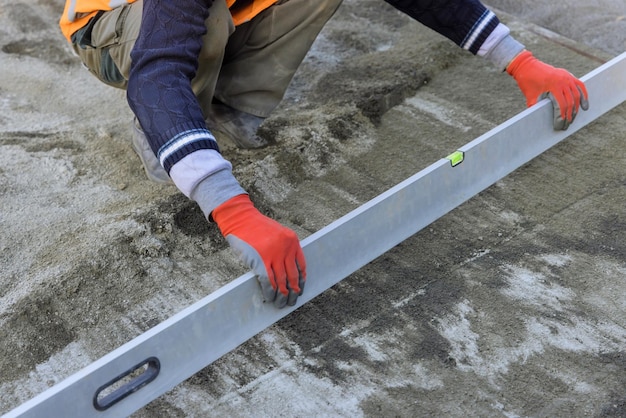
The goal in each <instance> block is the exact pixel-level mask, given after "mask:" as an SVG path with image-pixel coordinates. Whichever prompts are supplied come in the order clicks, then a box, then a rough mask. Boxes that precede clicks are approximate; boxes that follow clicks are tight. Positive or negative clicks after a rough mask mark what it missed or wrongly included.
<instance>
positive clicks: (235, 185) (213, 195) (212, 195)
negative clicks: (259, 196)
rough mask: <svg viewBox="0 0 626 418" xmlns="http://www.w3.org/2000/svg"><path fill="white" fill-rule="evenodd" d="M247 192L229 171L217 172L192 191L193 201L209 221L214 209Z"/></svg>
mask: <svg viewBox="0 0 626 418" xmlns="http://www.w3.org/2000/svg"><path fill="white" fill-rule="evenodd" d="M245 193H246V191H245V190H244V189H243V188H242V187H241V186H240V185H239V182H238V181H237V180H236V179H235V177H234V176H233V173H232V172H231V171H230V170H229V169H224V170H220V171H217V172H215V173H213V174H211V175H210V176H208V177H206V178H205V179H204V180H202V181H201V182H199V183H198V184H197V185H196V187H195V188H194V189H193V190H192V191H191V195H190V197H191V199H193V200H195V201H196V203H198V206H200V209H201V210H202V213H204V216H205V217H206V218H207V219H208V218H209V215H211V212H213V209H215V208H216V207H218V206H219V205H221V204H222V203H224V202H226V201H227V200H229V199H230V198H233V197H235V196H238V195H240V194H245Z"/></svg>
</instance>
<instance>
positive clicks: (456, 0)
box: [385, 0, 499, 54]
mask: <svg viewBox="0 0 626 418" xmlns="http://www.w3.org/2000/svg"><path fill="white" fill-rule="evenodd" d="M385 1H386V2H387V3H389V4H391V5H392V6H394V7H395V8H396V9H398V10H400V11H402V12H404V13H406V14H408V15H409V16H411V17H412V18H414V19H416V20H417V21H419V22H420V23H422V24H424V25H426V26H428V27H429V28H431V29H433V30H435V31H436V32H438V33H440V34H441V35H443V36H445V37H446V38H448V39H450V40H452V41H453V42H454V43H455V44H457V45H458V46H460V47H461V48H464V49H466V50H468V51H470V52H471V53H473V54H476V53H477V52H478V50H479V49H480V47H481V45H482V44H483V42H485V40H486V39H487V37H488V36H489V35H490V34H491V32H493V30H494V29H495V28H496V26H498V23H499V20H498V18H497V17H496V15H495V14H494V13H493V12H492V11H490V10H489V9H487V8H486V7H485V6H484V5H483V4H482V3H481V2H480V1H478V0H385Z"/></svg>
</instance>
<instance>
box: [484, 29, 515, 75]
mask: <svg viewBox="0 0 626 418" xmlns="http://www.w3.org/2000/svg"><path fill="white" fill-rule="evenodd" d="M523 50H524V45H522V44H521V43H520V42H518V41H517V40H515V38H513V37H512V36H511V35H507V36H505V37H504V38H502V40H501V41H500V42H498V43H497V44H496V45H495V46H494V47H493V48H491V51H489V52H488V53H487V54H486V55H485V58H487V59H488V60H489V61H491V62H492V63H493V65H495V66H496V68H497V69H498V70H499V71H504V70H505V69H506V67H507V66H508V65H509V63H510V62H511V61H512V60H513V58H515V57H516V56H517V55H518V54H519V53H520V52H522V51H523Z"/></svg>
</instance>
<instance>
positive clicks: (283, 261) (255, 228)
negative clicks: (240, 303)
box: [212, 194, 306, 308]
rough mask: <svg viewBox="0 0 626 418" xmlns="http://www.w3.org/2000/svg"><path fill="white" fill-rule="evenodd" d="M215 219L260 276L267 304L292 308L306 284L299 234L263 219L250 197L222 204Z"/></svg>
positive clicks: (241, 256)
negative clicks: (271, 303)
mask: <svg viewBox="0 0 626 418" xmlns="http://www.w3.org/2000/svg"><path fill="white" fill-rule="evenodd" d="M212 217H213V220H214V221H215V223H217V225H218V227H219V228H220V231H221V232H222V235H223V236H224V237H225V238H226V240H227V241H228V243H229V244H230V246H231V248H232V249H233V250H235V252H236V253H237V254H238V255H239V256H240V258H241V260H242V261H243V262H244V263H245V264H246V265H247V266H248V267H250V268H251V269H252V271H253V272H254V273H255V274H256V275H257V279H258V280H259V283H260V284H261V291H262V292H263V297H264V298H265V301H266V302H274V305H275V306H276V307H278V308H282V307H284V306H285V305H289V306H293V305H294V304H295V303H296V300H297V299H298V296H300V295H301V294H302V290H303V289H304V282H305V280H306V262H305V259H304V253H303V252H302V248H301V247H300V241H299V240H298V236H297V235H296V233H295V232H293V231H292V230H291V229H289V228H287V227H285V226H283V225H281V224H279V223H278V222H276V221H274V220H272V219H270V218H268V217H266V216H264V215H262V214H261V213H260V212H259V211H258V210H257V209H256V208H255V207H254V205H253V204H252V202H251V201H250V198H249V197H248V195H247V194H241V195H238V196H235V197H233V198H231V199H230V200H227V201H226V202H224V203H222V204H221V205H220V206H218V207H217V208H215V209H214V210H213V212H212Z"/></svg>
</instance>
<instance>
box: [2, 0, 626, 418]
mask: <svg viewBox="0 0 626 418" xmlns="http://www.w3.org/2000/svg"><path fill="white" fill-rule="evenodd" d="M492 4H493V6H494V7H497V8H500V9H501V10H503V11H505V12H510V13H512V14H513V15H508V14H505V13H504V12H502V15H501V17H502V18H503V20H505V21H506V22H507V23H508V24H509V26H510V27H511V28H512V30H513V32H514V34H515V36H516V37H517V38H518V39H520V40H521V41H522V42H524V43H525V44H526V45H527V46H528V47H529V48H530V49H532V50H533V51H535V52H536V55H538V56H539V57H540V58H542V59H544V60H546V61H548V62H550V63H552V64H554V65H558V66H563V67H566V68H568V69H570V71H572V72H573V73H574V74H576V75H578V76H581V75H583V74H585V73H587V72H589V71H590V70H592V69H593V68H595V67H597V66H598V65H599V64H600V63H601V62H603V61H604V60H606V59H608V58H610V57H612V56H614V55H617V54H619V53H620V52H622V51H623V50H624V49H626V48H625V45H624V34H626V30H625V29H624V27H625V20H624V16H625V15H626V10H625V9H626V8H625V7H624V4H623V1H622V0H617V1H613V2H608V1H603V2H596V3H594V5H593V6H591V5H585V6H580V5H579V4H578V2H574V1H569V2H559V5H558V6H557V5H552V4H549V3H548V2H544V1H541V0H534V1H527V2H523V5H521V3H519V2H507V1H497V0H494V1H493V2H492ZM561 5H564V6H563V7H562V6H561ZM500 9H498V10H500ZM61 10H62V2H61V1H60V0H53V1H39V2H26V1H17V2H8V1H6V0H0V69H1V70H2V77H0V196H1V199H0V231H1V233H0V263H1V266H2V268H1V269H0V413H2V412H6V411H8V410H10V409H11V408H13V407H15V406H17V405H19V404H20V403H22V402H24V401H26V400H27V399H29V398H30V397H32V396H34V395H36V394H37V393H39V392H41V391H43V390H44V389H46V388H47V387H49V386H51V385H53V384H55V383H57V382H59V381H61V380H62V379H63V378H65V377H67V376H69V375H70V374H72V373H74V372H76V371H78V370H79V369H80V368H82V367H84V366H85V365H87V364H89V363H90V362H92V361H94V360H96V359H98V358H99V357H101V356H102V355H104V354H106V353H108V352H109V351H111V350H113V349H115V348H117V347H118V346H120V345H121V344H123V343H125V342H127V341H129V340H130V339H132V338H133V337H135V336H137V335H139V334H140V333H142V332H143V331H146V330H147V329H149V328H150V327H152V326H154V325H155V324H158V323H159V322H161V321H163V320H165V319H166V318H168V317H170V316H171V315H173V314H175V313H176V312H178V311H180V310H181V309H182V308H184V307H185V306H187V305H189V304H191V303H193V302H195V301H196V300H198V299H200V298H201V297H203V296H205V295H206V294H208V293H211V292H213V291H215V290H216V289H218V288H219V287H220V286H222V285H224V284H226V283H228V282H229V281H230V280H232V279H233V278H235V277H238V276H239V275H241V274H243V273H244V272H245V269H244V268H243V267H242V266H241V265H240V264H239V262H238V261H237V259H236V258H235V257H234V256H233V255H232V254H231V252H230V250H229V249H228V248H227V245H226V243H225V242H224V241H223V240H222V238H221V237H220V235H219V233H218V232H217V230H216V229H215V228H212V227H210V226H209V225H208V224H207V222H206V221H205V220H204V219H203V218H202V215H201V213H200V211H199V210H198V208H197V207H196V206H195V204H193V203H192V202H189V201H188V200H187V199H186V198H185V197H184V196H182V195H181V194H180V193H178V192H177V191H176V190H175V189H174V188H172V187H168V186H159V185H154V184H152V183H150V182H149V181H148V180H147V179H146V178H145V176H144V173H143V171H142V168H141V166H140V163H139V160H138V159H137V157H136V156H135V155H134V154H133V151H132V149H131V146H130V143H129V135H130V120H131V116H130V113H129V110H128V109H127V106H126V103H125V99H124V94H123V93H122V92H119V91H115V90H113V89H111V88H108V87H106V86H103V85H101V84H99V83H98V82H97V81H96V80H95V79H94V78H92V77H91V76H90V75H89V74H88V73H87V72H86V71H85V70H84V69H83V68H82V67H81V66H80V64H78V62H77V60H76V59H75V58H74V57H73V56H72V54H71V53H70V51H69V49H68V48H67V47H66V46H65V45H64V41H63V40H62V38H61V36H60V34H59V33H58V29H57V26H56V21H57V19H58V15H59V13H60V11H61ZM513 16H516V17H513ZM557 17H558V19H557ZM525 19H526V20H525ZM530 22H535V23H537V24H539V25H543V26H544V27H547V28H549V29H550V30H551V31H556V32H559V33H560V34H562V35H565V36H566V37H567V38H569V39H565V38H562V37H559V36H558V35H556V34H554V33H552V32H548V31H546V30H544V29H542V28H541V27H539V26H535V25H532V24H530ZM620 36H621V37H620ZM572 40H574V41H572ZM591 105H592V106H593V103H592V104H591ZM523 108H524V100H523V98H522V96H521V93H519V91H518V90H517V87H516V86H515V83H514V82H513V80H512V79H511V78H510V77H508V76H506V75H504V74H500V73H497V72H496V71H495V70H494V69H492V68H491V67H490V66H489V64H488V63H485V62H483V61H482V60H480V59H478V58H475V57H472V56H471V55H469V54H467V53H465V52H463V51H460V50H458V49H457V48H456V47H455V46H454V45H452V44H451V43H450V42H448V41H447V40H445V39H442V38H440V37H439V36H437V35H436V34H434V33H433V32H431V31H429V30H427V29H424V28H422V27H421V26H419V25H417V24H415V23H414V22H412V21H410V20H409V19H408V18H406V17H404V16H402V15H400V14H398V13H397V12H395V11H394V10H393V9H391V8H390V7H388V6H387V5H385V4H384V3H382V2H381V1H379V0H359V1H357V0H346V1H345V2H344V5H343V6H342V7H341V8H340V10H339V12H338V13H337V15H336V16H335V17H334V18H333V20H332V21H331V22H330V23H329V25H328V26H327V27H326V28H325V29H324V31H323V33H322V35H321V36H320V38H319V39H318V41H317V42H316V44H315V46H314V48H313V50H312V51H311V53H310V54H309V56H308V57H307V59H306V61H305V63H304V64H303V66H302V68H301V71H300V72H299V73H298V75H297V77H296V79H295V80H294V83H293V85H292V88H291V90H290V91H289V93H288V96H287V97H286V99H285V101H284V103H283V105H281V107H280V108H279V109H278V110H277V112H276V113H275V115H273V116H272V117H271V118H270V119H268V120H267V121H266V123H265V124H264V125H263V126H262V134H263V135H265V136H266V137H267V138H268V139H269V140H270V141H271V142H272V145H271V146H270V147H268V148H267V149H264V150H262V151H256V152H249V151H241V150H237V149H235V148H233V147H232V146H229V144H222V146H223V148H224V154H225V155H226V156H227V157H228V158H229V159H230V160H231V161H232V162H233V164H234V166H235V173H236V175H237V177H238V178H239V179H240V181H241V183H242V184H243V185H244V187H245V188H246V189H247V190H249V191H250V193H251V195H252V197H253V199H254V200H255V201H256V202H257V204H258V206H259V207H260V208H261V209H262V210H263V211H265V212H266V213H268V214H270V215H272V216H273V217H275V218H276V219H278V220H279V221H281V222H283V223H285V224H287V225H289V226H291V227H292V228H294V229H295V230H296V231H297V232H298V233H299V234H300V236H301V237H305V236H307V235H308V234H310V233H312V232H314V231H317V230H319V229H320V228H322V227H323V226H325V225H327V224H328V223H330V222H331V221H333V220H334V219H337V218H338V217H340V216H342V215H344V214H345V213H347V212H349V211H350V210H351V209H353V208H356V207H358V206H359V205H361V204H363V203H365V202H366V201H367V200H369V199H370V198H372V197H374V196H376V195H377V194H378V193H380V192H382V191H384V190H386V189H387V188H389V187H391V186H393V185H395V184H396V183H398V182H399V181H401V180H404V179H405V178H407V177H408V176H410V175H412V174H414V173H415V172H417V171H419V170H420V169H422V168H424V167H426V166H428V165H429V164H430V163H432V162H434V161H436V160H437V159H439V158H441V157H442V156H445V155H447V154H448V153H449V152H451V151H452V150H454V149H456V148H458V147H459V146H461V145H463V144H465V143H467V142H468V141H470V140H471V139H474V138H475V137H477V136H479V135H480V134H482V133H484V132H486V131H487V130H489V129H490V128H492V127H494V126H497V125H498V124H500V123H502V122H504V121H505V120H506V119H508V118H509V117H511V116H513V115H515V114H516V113H518V112H519V111H521V110H523ZM625 133H626V108H625V107H624V105H622V106H620V107H619V108H617V109H615V110H614V111H612V112H610V113H609V114H607V115H605V116H604V117H602V118H601V119H599V120H598V121H597V122H595V123H593V124H592V125H591V126H588V127H586V128H584V129H583V130H581V131H580V132H578V133H577V134H575V135H573V136H572V137H570V138H569V139H568V140H567V141H565V142H563V143H562V144H560V145H558V146H556V147H554V148H553V149H551V150H549V151H548V152H546V153H545V154H543V155H541V156H540V157H538V158H537V159H535V160H534V161H532V162H531V163H530V164H528V165H526V166H524V167H522V168H520V169H519V170H517V171H516V172H515V173H513V174H512V175H510V176H508V177H507V178H505V179H503V180H502V181H500V182H498V183H497V184H496V185H494V186H493V187H491V188H489V189H488V190H486V191H485V192H484V193H481V194H480V195H479V196H476V197H475V198H473V199H471V200H470V201H469V202H467V203H466V204H464V205H462V206H461V207H459V208H458V209H456V210H454V211H453V212H451V213H450V214H448V215H446V216H444V217H443V218H441V219H440V220H438V221H437V222H435V223H434V224H432V225H431V226H430V227H428V228H426V229H424V230H423V231H421V232H420V233H418V234H417V235H415V236H414V237H413V238H411V239H409V240H407V241H406V242H404V243H402V244H401V245H399V246H398V247H397V248H395V249H393V250H392V251H390V252H389V253H387V254H385V255H384V256H382V257H380V258H379V259H377V260H376V261H374V262H372V263H371V264H370V265H368V266H366V267H364V268H363V269H361V270H360V271H358V272H357V273H355V274H353V275H352V276H350V277H349V278H347V279H345V280H344V281H342V282H341V283H340V284H339V285H337V286H335V287H333V288H332V289H329V290H328V291H327V292H325V293H324V294H323V295H321V296H319V297H318V298H316V299H314V300H313V301H312V302H310V303H308V304H307V305H305V306H303V307H302V308H300V309H299V310H297V311H296V312H294V313H293V314H292V315H290V316H288V317H287V318H285V319H284V320H282V321H280V322H279V323H277V324H276V325H274V326H272V327H271V328H269V329H268V330H266V331H264V332H263V333H261V334H260V335H258V336H257V337H255V338H253V339H251V340H250V341H248V342H247V343H245V344H244V345H243V346H241V347H240V348H238V349H237V350H235V351H233V352H231V353H229V354H228V355H226V356H224V357H223V358H222V359H220V360H219V361H218V362H216V363H214V364H213V365H211V366H209V367H207V368H206V369H204V370H202V371H201V372H200V373H198V374H197V375H195V376H194V377H192V378H190V379H189V380H188V381H186V382H185V383H183V384H181V385H180V386H178V387H177V388H175V389H174V390H172V391H171V392H169V393H168V394H166V395H164V396H163V397H161V398H160V399H158V400H156V401H155V402H153V403H151V404H150V405H147V406H146V407H145V408H144V409H142V410H140V411H138V412H137V413H136V414H135V415H134V416H136V417H187V416H195V417H209V416H216V417H217V416H220V417H221V416H241V417H247V416H302V417H307V416H343V417H355V416H366V417H367V416H372V417H374V416H375V417H379V416H402V417H413V416H466V415H473V416H507V417H514V416H551V417H552V416H568V417H569V416H596V417H600V416H625V415H626V390H625V389H624V388H625V387H626V354H625V351H624V350H625V348H626V299H625V298H624V289H626V284H625V280H626V255H625V254H626V245H625V243H624V242H625V241H624V239H623V233H624V230H625V229H626V212H625V209H624V202H625V199H626V174H625V171H624V166H625V164H626V154H625V153H624V149H623V138H624V134H625Z"/></svg>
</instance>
